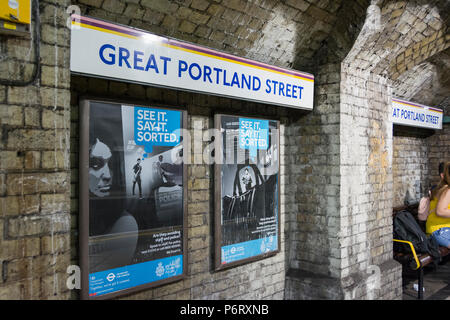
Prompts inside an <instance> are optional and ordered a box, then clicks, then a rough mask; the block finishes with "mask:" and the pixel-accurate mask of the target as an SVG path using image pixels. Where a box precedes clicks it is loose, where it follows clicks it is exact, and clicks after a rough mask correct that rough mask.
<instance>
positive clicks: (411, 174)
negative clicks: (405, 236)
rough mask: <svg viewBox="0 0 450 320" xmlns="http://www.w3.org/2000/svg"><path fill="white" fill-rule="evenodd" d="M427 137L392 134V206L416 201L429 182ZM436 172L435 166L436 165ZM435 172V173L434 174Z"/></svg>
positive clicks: (424, 191)
mask: <svg viewBox="0 0 450 320" xmlns="http://www.w3.org/2000/svg"><path fill="white" fill-rule="evenodd" d="M428 141H429V139H426V138H414V137H402V136H394V153H393V160H392V175H393V179H394V200H393V205H394V207H397V206H402V205H404V204H405V203H406V202H408V203H414V202H418V201H419V200H420V198H421V197H422V196H423V195H424V193H426V190H427V188H428V186H429V184H430V182H431V181H430V178H431V177H430V176H429V172H430V170H429V159H428V158H429V145H428ZM435 171H436V174H437V166H436V169H435ZM436 174H435V175H436Z"/></svg>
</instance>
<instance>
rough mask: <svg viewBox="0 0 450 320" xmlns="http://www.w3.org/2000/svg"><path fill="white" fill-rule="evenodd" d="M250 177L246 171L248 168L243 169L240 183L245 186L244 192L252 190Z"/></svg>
mask: <svg viewBox="0 0 450 320" xmlns="http://www.w3.org/2000/svg"><path fill="white" fill-rule="evenodd" d="M252 182H253V181H252V176H251V175H250V172H249V171H248V168H245V171H244V175H243V176H242V183H243V184H244V186H245V190H246V191H248V190H250V189H251V188H252Z"/></svg>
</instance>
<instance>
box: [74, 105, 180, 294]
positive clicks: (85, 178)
mask: <svg viewBox="0 0 450 320" xmlns="http://www.w3.org/2000/svg"><path fill="white" fill-rule="evenodd" d="M91 102H99V103H108V104H117V107H118V108H119V107H120V106H122V105H133V106H134V107H144V108H154V109H167V110H174V111H179V112H181V116H182V119H181V129H187V125H188V120H187V118H188V112H187V111H186V110H183V109H181V108H180V107H181V106H180V107H178V108H176V107H173V106H167V105H162V104H158V103H146V102H143V101H133V100H131V99H130V100H122V99H107V98H96V97H91V96H82V97H80V100H79V104H78V105H79V108H80V109H79V148H78V150H79V157H78V159H79V173H78V176H79V186H78V192H79V200H78V203H79V224H78V230H79V235H78V237H79V239H78V245H79V253H80V256H79V262H80V272H81V290H80V298H81V299H82V300H107V299H112V298H117V297H121V296H125V295H129V294H132V293H137V292H140V291H143V290H146V289H150V288H154V287H158V286H162V285H166V284H169V283H173V282H177V281H180V280H183V279H185V278H186V275H187V264H188V250H187V231H188V230H187V229H188V227H187V163H186V161H185V160H186V153H185V152H184V153H183V157H184V161H183V201H182V205H183V219H182V221H183V226H182V230H183V231H182V232H183V236H182V246H183V251H182V255H183V259H182V261H183V269H182V273H181V274H180V275H177V276H174V277H170V278H166V279H162V280H158V281H154V282H149V283H146V284H142V285H138V286H135V287H131V288H127V289H123V290H120V291H116V292H112V293H107V294H104V295H100V296H89V175H88V170H89V112H90V103H91ZM188 143H189V142H188V141H186V139H183V149H184V150H185V149H186V147H188Z"/></svg>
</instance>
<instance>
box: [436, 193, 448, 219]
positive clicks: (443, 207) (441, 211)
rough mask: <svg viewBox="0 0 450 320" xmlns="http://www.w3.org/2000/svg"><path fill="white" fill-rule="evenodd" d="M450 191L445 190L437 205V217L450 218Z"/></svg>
mask: <svg viewBox="0 0 450 320" xmlns="http://www.w3.org/2000/svg"><path fill="white" fill-rule="evenodd" d="M449 205H450V189H447V190H445V191H444V192H443V193H442V195H441V198H440V199H439V201H438V203H437V205H436V215H437V216H439V217H443V218H450V209H449Z"/></svg>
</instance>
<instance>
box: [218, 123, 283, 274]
mask: <svg viewBox="0 0 450 320" xmlns="http://www.w3.org/2000/svg"><path fill="white" fill-rule="evenodd" d="M218 121H220V128H221V132H222V139H221V140H220V141H221V142H220V143H221V144H222V148H221V152H222V164H221V165H220V172H219V174H220V195H221V199H220V201H221V202H220V230H219V231H220V237H218V238H216V239H218V241H219V242H220V245H219V248H220V253H219V252H216V253H217V255H218V259H220V262H219V264H217V263H216V265H217V267H218V268H219V269H220V268H223V267H227V266H228V265H234V264H238V263H240V262H243V261H247V260H249V259H255V258H257V257H264V256H267V255H268V254H271V253H275V252H278V251H279V234H278V232H279V207H278V206H279V204H278V195H279V193H278V188H279V187H278V181H279V156H278V149H279V145H278V144H279V143H278V122H277V121H275V120H265V119H254V118H246V117H238V116H227V115H221V116H220V117H219V120H218Z"/></svg>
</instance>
